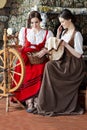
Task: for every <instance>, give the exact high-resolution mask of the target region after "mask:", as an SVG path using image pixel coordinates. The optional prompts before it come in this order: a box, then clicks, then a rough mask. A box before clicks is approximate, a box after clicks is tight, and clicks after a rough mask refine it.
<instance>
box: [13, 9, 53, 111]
mask: <svg viewBox="0 0 87 130" xmlns="http://www.w3.org/2000/svg"><path fill="white" fill-rule="evenodd" d="M41 21H42V19H41V15H40V13H39V12H37V11H32V12H30V14H29V18H28V24H29V25H30V27H29V28H24V27H22V28H21V30H20V32H19V44H20V45H22V46H23V47H22V50H21V55H22V58H23V59H24V62H25V71H26V72H25V77H24V81H23V83H22V85H21V86H20V88H19V89H18V90H17V91H16V92H15V96H16V98H17V99H18V100H19V101H20V102H21V103H24V102H26V104H27V106H28V109H27V112H32V111H33V110H34V107H35V105H36V103H35V102H36V98H37V95H38V93H39V90H40V86H41V81H42V76H43V70H44V66H45V63H46V62H47V61H48V60H45V61H44V62H43V63H38V64H31V63H30V61H29V57H28V55H27V53H32V52H35V53H36V52H37V57H39V58H41V57H43V56H44V55H45V54H46V53H47V50H46V49H45V48H44V46H45V43H46V41H47V39H48V38H49V37H51V36H53V33H52V32H51V31H49V30H44V29H42V28H41V26H40V23H41ZM16 71H17V72H18V71H20V67H16ZM14 77H15V80H16V81H18V76H16V75H15V76H14Z"/></svg>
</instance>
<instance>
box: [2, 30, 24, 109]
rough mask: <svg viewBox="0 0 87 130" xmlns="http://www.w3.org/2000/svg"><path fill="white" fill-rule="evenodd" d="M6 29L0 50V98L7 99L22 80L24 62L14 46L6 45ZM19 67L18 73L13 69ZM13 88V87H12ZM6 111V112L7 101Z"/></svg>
mask: <svg viewBox="0 0 87 130" xmlns="http://www.w3.org/2000/svg"><path fill="white" fill-rule="evenodd" d="M7 38H8V37H7V34H6V29H5V30H4V36H3V41H4V46H3V50H0V96H2V97H7V98H8V96H9V95H10V94H11V92H14V91H15V90H17V89H18V88H19V87H20V85H21V83H22V81H23V78H24V72H25V70H24V62H23V60H22V58H21V55H20V54H19V52H18V51H17V49H15V48H14V47H16V48H17V47H18V46H15V45H6V42H7ZM17 66H20V69H21V71H20V73H18V72H17V71H16V70H15V68H16V67H17ZM14 75H17V76H18V77H19V79H18V81H16V80H15V78H14ZM12 86H14V87H12ZM6 111H8V101H7V107H6Z"/></svg>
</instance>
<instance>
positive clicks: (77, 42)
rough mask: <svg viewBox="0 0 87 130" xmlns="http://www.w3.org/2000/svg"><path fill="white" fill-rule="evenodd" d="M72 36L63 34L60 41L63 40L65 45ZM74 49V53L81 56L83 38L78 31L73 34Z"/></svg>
mask: <svg viewBox="0 0 87 130" xmlns="http://www.w3.org/2000/svg"><path fill="white" fill-rule="evenodd" d="M71 35H72V34H67V33H65V34H64V35H63V36H62V37H61V39H62V40H64V41H65V42H66V43H68V42H69V40H70V38H71ZM74 49H75V51H76V52H78V53H80V54H83V37H82V35H81V33H80V32H79V31H77V32H76V33H75V37H74Z"/></svg>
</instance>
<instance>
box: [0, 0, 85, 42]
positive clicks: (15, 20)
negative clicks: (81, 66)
mask: <svg viewBox="0 0 87 130" xmlns="http://www.w3.org/2000/svg"><path fill="white" fill-rule="evenodd" d="M63 8H69V9H70V10H71V11H72V12H73V13H74V14H75V16H76V19H77V23H76V24H77V26H78V27H79V29H80V30H81V32H82V34H83V37H84V44H87V42H86V41H87V1H86V0H44V1H43V0H7V3H6V6H5V7H4V8H3V9H0V40H2V35H3V29H4V28H8V27H12V28H15V29H16V31H19V30H20V28H21V27H23V26H24V27H25V26H26V25H27V24H26V20H27V18H28V13H29V12H30V11H31V10H38V11H39V12H40V13H41V15H42V17H43V24H44V25H43V27H44V28H48V29H51V30H52V31H53V32H54V34H55V35H56V28H57V26H58V25H59V22H58V17H57V16H58V13H59V12H60V11H61V10H62V9H63Z"/></svg>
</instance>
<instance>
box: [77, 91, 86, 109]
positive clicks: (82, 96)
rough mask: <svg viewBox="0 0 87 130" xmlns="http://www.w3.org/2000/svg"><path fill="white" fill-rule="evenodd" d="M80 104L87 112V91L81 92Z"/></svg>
mask: <svg viewBox="0 0 87 130" xmlns="http://www.w3.org/2000/svg"><path fill="white" fill-rule="evenodd" d="M79 100H80V101H79V102H80V104H81V105H82V107H84V109H85V111H87V89H86V90H80V92H79Z"/></svg>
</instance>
